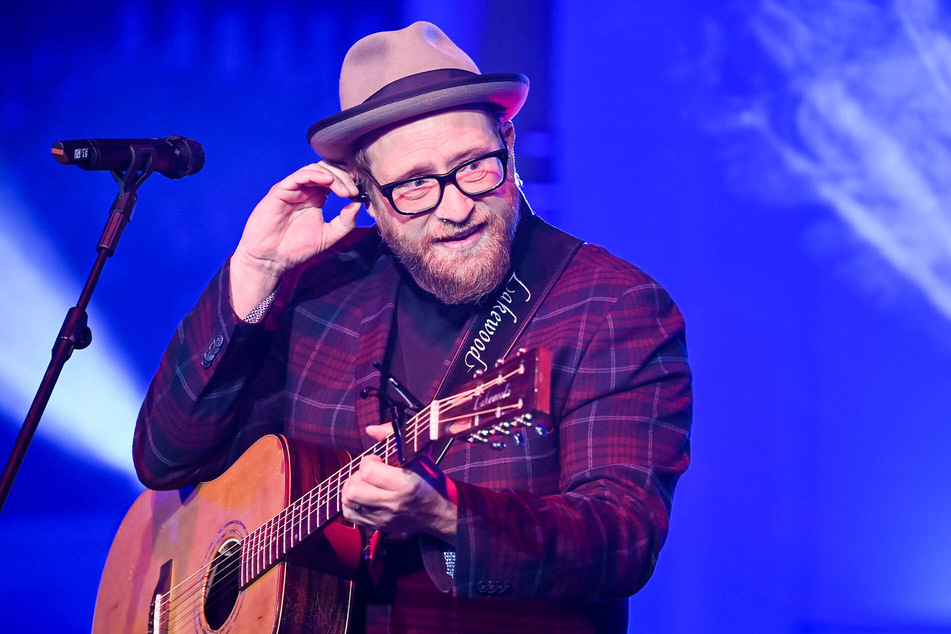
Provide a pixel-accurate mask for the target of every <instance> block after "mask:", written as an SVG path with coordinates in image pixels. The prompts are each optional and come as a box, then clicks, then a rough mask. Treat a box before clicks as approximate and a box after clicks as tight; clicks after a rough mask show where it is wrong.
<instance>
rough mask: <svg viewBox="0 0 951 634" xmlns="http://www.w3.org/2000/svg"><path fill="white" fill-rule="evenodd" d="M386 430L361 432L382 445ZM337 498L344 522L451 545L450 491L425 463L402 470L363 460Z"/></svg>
mask: <svg viewBox="0 0 951 634" xmlns="http://www.w3.org/2000/svg"><path fill="white" fill-rule="evenodd" d="M392 429H393V428H392V426H390V425H371V426H370V427H368V428H367V432H368V433H369V434H370V436H371V437H372V438H373V439H374V440H383V439H384V438H386V436H388V435H389V434H390V433H391V432H392ZM421 473H422V474H424V475H425V476H426V477H423V475H420V474H421ZM439 489H442V491H440V490H439ZM341 494H342V498H343V504H342V506H343V517H344V519H346V520H347V521H349V522H353V523H354V524H359V525H360V526H366V527H368V528H371V529H375V530H382V531H386V532H388V533H428V534H430V535H432V536H434V537H438V538H439V539H441V540H442V541H444V542H446V543H448V544H450V545H453V546H454V545H455V543H456V486H455V484H454V483H453V482H452V480H450V479H449V478H447V477H446V476H445V475H443V474H442V472H441V471H439V468H438V467H436V465H435V463H433V462H432V461H431V460H430V461H428V462H424V463H422V464H420V465H419V466H418V468H417V469H402V468H400V467H392V466H389V465H387V464H384V463H383V461H382V460H381V459H380V458H379V457H378V456H373V455H370V456H364V457H363V459H362V460H361V461H360V469H359V471H357V472H356V473H355V474H353V475H352V476H350V478H348V479H347V481H346V482H345V483H344V485H343V490H342V492H341Z"/></svg>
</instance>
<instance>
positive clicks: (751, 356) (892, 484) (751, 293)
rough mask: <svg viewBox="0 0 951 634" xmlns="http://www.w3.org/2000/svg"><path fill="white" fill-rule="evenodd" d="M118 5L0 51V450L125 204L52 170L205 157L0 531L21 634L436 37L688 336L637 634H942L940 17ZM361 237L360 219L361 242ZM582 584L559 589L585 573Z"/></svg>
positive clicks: (596, 1)
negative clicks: (671, 475)
mask: <svg viewBox="0 0 951 634" xmlns="http://www.w3.org/2000/svg"><path fill="white" fill-rule="evenodd" d="M465 4H466V6H465V8H449V7H448V6H447V5H446V4H445V3H437V2H435V1H432V0H429V1H423V0H417V1H405V2H402V3H394V2H383V1H373V0H365V1H364V2H361V3H359V6H358V7H357V6H355V7H353V8H342V7H331V6H326V5H322V4H318V3H305V2H300V1H284V2H272V3H230V2H223V1H216V2H200V3H195V2H184V1H178V2H157V1H155V0H120V1H118V2H115V3H112V4H110V5H108V8H106V5H102V6H101V7H99V8H96V7H92V8H91V7H90V6H88V5H84V4H78V3H66V2H51V3H46V4H45V5H44V8H39V7H38V6H29V5H23V6H19V7H8V8H6V10H5V16H4V19H3V21H0V36H2V40H0V262H2V263H3V264H2V266H0V316H2V317H0V319H2V320H3V326H4V327H3V328H2V330H0V438H2V443H0V449H2V450H3V453H4V459H5V458H6V455H7V454H8V451H9V448H10V447H12V444H13V441H14V438H15V436H16V434H17V431H18V428H19V425H20V424H21V422H22V420H23V416H24V415H25V413H26V411H27V409H28V407H29V402H30V400H31V399H32V395H33V393H34V391H35V390H36V387H37V386H38V385H39V382H40V378H41V377H42V373H43V370H44V369H45V367H46V364H47V363H48V361H49V349H50V347H51V345H52V343H53V339H54V338H55V335H56V333H57V331H58V329H59V326H60V324H61V322H62V319H63V315H64V314H65V312H66V310H67V308H69V306H71V305H72V304H73V303H74V302H75V301H76V298H77V297H78V294H79V290H80V287H81V284H82V282H83V280H84V279H85V276H86V274H87V271H88V270H89V267H90V266H91V264H92V261H93V259H94V255H95V253H94V249H95V244H96V241H97V240H98V238H99V235H100V233H101V230H102V226H103V224H104V223H105V219H106V210H107V209H108V206H109V204H110V203H111V201H112V198H113V196H114V194H115V185H114V183H113V182H112V179H111V178H110V177H109V175H108V174H106V173H92V172H84V171H82V170H79V169H77V168H74V167H63V166H60V165H58V164H57V163H56V162H55V161H53V159H52V158H51V157H50V155H49V148H50V146H51V145H52V143H53V142H54V141H58V140H65V139H76V138H89V137H160V136H166V135H170V134H179V135H182V136H187V137H192V138H195V139H198V140H199V141H200V142H201V143H202V144H203V145H204V147H205V149H206V152H207V155H208V161H207V164H206V166H205V168H204V170H203V171H202V172H201V173H200V174H198V175H195V176H190V177H187V178H185V179H183V180H181V181H171V180H168V179H165V178H163V177H161V176H157V175H156V176H153V177H152V178H151V179H150V180H149V181H148V182H147V183H146V184H145V185H144V186H143V188H142V189H141V191H140V202H139V205H138V208H137V210H136V212H135V216H134V219H133V221H132V223H131V224H130V225H129V227H128V228H127V230H126V232H125V235H124V237H123V239H122V242H121V244H120V245H119V250H118V253H117V255H116V256H115V257H114V258H112V260H111V261H110V262H109V263H108V264H107V266H106V269H105V273H104V276H103V279H102V281H101V283H100V286H99V288H98V289H97V291H96V294H95V296H94V298H93V302H92V305H91V306H90V309H89V313H90V319H91V326H92V329H93V344H92V346H91V347H90V348H89V349H87V350H83V351H78V352H76V353H75V355H74V357H73V359H72V360H71V361H70V362H69V363H68V364H67V366H66V369H65V371H64V375H63V378H62V380H61V382H60V385H59V386H58V387H57V391H56V393H55V394H54V397H53V400H52V402H51V404H50V408H49V410H48V412H47V415H46V417H45V418H44V420H43V422H42V423H41V426H40V430H39V432H38V435H37V437H36V439H35V440H34V442H33V445H32V447H31V449H30V451H29V453H28V454H27V457H26V460H25V462H24V465H23V468H22V469H21V472H20V475H19V478H18V480H17V482H16V484H15V486H14V488H13V491H12V493H11V495H10V498H9V500H8V501H7V504H6V507H5V508H4V509H3V512H2V513H0V548H2V549H3V551H4V553H5V556H4V564H3V567H2V570H3V574H2V575H0V605H2V607H3V608H4V609H3V610H2V611H0V631H61V632H70V631H86V630H88V628H89V625H90V623H91V619H92V611H93V606H94V602H95V595H96V589H97V585H98V579H99V573H100V571H101V568H102V564H103V562H104V560H105V556H106V553H107V551H108V547H109V543H110V540H111V537H112V534H113V533H114V531H115V529H116V528H117V526H118V524H119V522H120V520H121V518H122V515H123V514H124V512H125V510H126V508H127V507H128V506H129V505H130V504H131V502H132V501H133V500H134V498H135V496H136V495H137V494H138V493H139V492H140V491H141V487H140V485H138V483H137V482H136V480H135V477H134V475H133V474H132V467H131V458H130V442H131V432H132V427H133V425H134V418H135V414H136V410H137V408H138V404H139V403H140V402H141V399H142V397H143V395H144V392H145V389H146V386H147V384H148V380H149V378H150V377H151V374H152V372H153V371H154V369H155V367H156V365H157V363H158V360H159V357H160V355H161V353H162V350H163V349H164V347H165V344H166V342H167V341H168V339H169V337H170V336H171V333H172V331H173V329H174V327H175V325H176V324H177V322H178V320H179V319H180V318H181V316H182V315H183V314H184V313H185V312H186V311H187V310H188V309H189V307H190V306H191V304H192V302H193V301H194V299H195V298H196V296H197V295H198V293H199V292H200V291H201V289H202V287H203V286H204V284H205V283H206V282H207V280H208V279H209V278H210V277H211V276H212V275H213V273H214V272H215V270H216V269H217V268H218V267H219V266H220V264H221V263H222V262H223V261H224V260H225V259H226V258H227V257H228V254H229V253H230V251H231V250H232V249H233V247H234V245H235V244H236V243H237V240H238V237H239V236H240V233H241V230H242V227H243V223H244V219H245V218H246V217H247V214H248V213H249V212H250V209H251V208H252V207H253V205H254V204H255V203H256V201H257V200H258V199H259V198H260V197H261V196H263V194H264V193H265V192H266V191H267V189H268V188H269V187H270V186H271V185H272V184H273V183H274V182H276V181H277V180H279V179H281V178H283V176H285V175H286V174H288V173H290V172H291V171H293V170H295V169H297V168H298V167H299V166H301V165H303V164H306V163H308V162H311V161H312V158H313V155H312V153H311V150H310V149H309V147H308V146H307V144H306V142H305V139H304V132H305V131H306V129H307V127H308V126H309V125H310V124H311V123H313V122H314V121H315V120H317V119H318V118H321V117H322V116H325V115H327V114H330V113H332V112H334V111H335V109H336V108H337V97H336V78H337V73H338V71H339V65H340V62H341V60H342V57H343V54H344V53H345V51H346V49H347V47H348V46H349V45H350V44H351V43H352V42H354V41H355V40H356V39H357V38H359V37H361V36H363V35H366V34H368V33H370V32H373V31H377V30H381V29H390V28H400V27H402V26H405V25H406V24H408V23H409V22H411V21H413V20H416V19H429V20H432V21H434V22H436V23H437V24H440V25H441V26H442V28H443V29H444V30H445V31H446V32H447V33H448V34H449V35H450V37H452V38H453V39H454V40H455V41H456V42H457V43H459V44H460V45H461V46H462V47H463V48H465V49H466V50H467V51H469V52H470V53H472V55H473V57H474V58H475V59H476V60H477V61H478V62H480V65H481V66H482V69H483V71H487V72H493V71H520V72H525V73H526V74H528V75H529V76H530V77H531V80H532V92H531V95H530V97H529V101H528V104H527V106H526V107H525V109H524V110H523V112H522V113H520V114H519V116H518V117H517V118H516V131H517V134H518V140H517V143H516V151H517V163H518V166H519V172H520V174H521V176H522V178H523V179H524V180H525V181H526V189H527V193H528V196H529V199H530V200H531V201H532V202H533V205H534V206H535V208H536V210H537V211H538V212H539V213H540V214H541V215H543V216H544V217H545V218H547V219H548V220H550V221H551V222H553V223H555V224H558V225H560V226H562V227H563V228H565V229H567V230H569V231H571V232H573V233H575V234H576V235H578V236H580V237H583V238H584V239H586V240H588V241H590V242H594V243H598V244H602V245H604V246H606V247H607V248H609V249H610V250H611V251H613V252H614V253H616V254H618V255H620V256H622V257H624V258H626V259H629V260H630V261H632V262H634V263H635V264H637V265H639V266H641V267H642V268H644V269H645V270H646V271H648V272H649V273H650V274H652V275H653V276H654V277H656V278H657V279H658V280H659V281H660V282H661V283H663V284H664V285H665V286H666V287H667V288H668V289H669V290H670V292H671V293H672V294H673V296H674V298H675V299H676V300H677V301H678V303H679V305H680V307H681V309H682V310H683V312H684V314H685V316H686V318H687V320H688V338H689V347H690V354H691V360H692V364H693V367H694V370H695V389H696V411H695V415H696V416H695V435H694V442H693V453H694V461H693V464H692V466H691V469H690V470H689V471H688V473H687V474H686V475H685V476H684V478H683V479H682V481H681V484H680V486H679V487H678V490H677V495H676V497H675V501H674V510H673V517H672V522H671V532H670V537H669V540H668V543H667V546H666V547H665V550H664V551H663V552H662V554H661V558H660V561H659V564H658V567H657V572H656V573H655V576H654V578H653V579H652V581H651V582H650V583H649V584H648V586H647V587H646V588H645V589H644V590H643V591H642V592H640V593H639V594H637V595H635V596H634V597H633V598H632V599H631V615H632V616H631V631H632V632H673V633H687V632H691V633H692V632H711V633H719V632H750V633H761V632H780V633H786V632H788V633H822V634H825V633H830V634H831V633H838V632H842V633H859V632H862V633H870V632H876V633H884V632H901V633H909V634H910V633H914V632H929V633H935V632H951V539H949V538H948V530H949V527H951V465H949V463H948V461H947V460H946V459H945V452H946V447H947V445H948V442H949V440H951V431H949V429H951V426H949V424H948V415H947V414H946V411H945V410H946V407H945V405H946V401H947V398H948V397H947V395H948V392H949V390H948V387H947V386H948V383H949V377H951V212H949V211H948V208H949V203H951V185H949V183H951V178H948V176H949V172H951V30H949V27H951V15H949V13H948V9H947V5H945V4H944V3H941V2H939V1H937V0H893V1H878V2H873V1H870V0H828V1H827V2H821V3H817V2H810V1H807V0H730V1H727V0H713V1H710V2H706V3H702V8H701V6H700V4H701V3H694V2H689V1H687V0H669V1H668V2H663V3H629V2H622V1H621V0H615V1H611V0H590V1H588V2H583V3H581V2H572V1H569V0H562V1H560V2H550V3H549V2H542V1H540V0H508V1H502V0H473V1H470V2H468V3H465ZM362 222H363V223H364V224H367V223H369V219H368V218H367V217H365V216H362ZM566 574H570V571H566Z"/></svg>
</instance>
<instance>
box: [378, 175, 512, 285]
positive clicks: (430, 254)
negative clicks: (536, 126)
mask: <svg viewBox="0 0 951 634" xmlns="http://www.w3.org/2000/svg"><path fill="white" fill-rule="evenodd" d="M517 191H518V190H517V189H516V188H515V187H511V186H509V184H508V183H506V184H503V185H502V187H501V188H499V189H498V190H496V192H497V193H498V195H496V196H492V198H495V199H496V200H494V201H489V200H485V201H477V202H476V210H475V212H474V213H473V214H472V215H471V216H470V217H469V218H468V220H467V222H465V223H464V224H462V225H456V224H455V223H442V222H429V223H427V225H428V229H427V231H426V233H425V234H424V235H423V237H422V239H415V238H410V237H409V236H407V235H406V233H405V232H404V231H403V230H402V227H401V226H400V223H399V222H397V221H396V220H395V219H393V218H392V216H390V215H389V214H387V213H383V214H379V215H378V217H377V219H376V220H377V227H378V228H379V230H380V234H381V235H382V236H383V240H384V241H385V242H386V244H387V246H388V247H389V248H390V250H391V251H393V253H394V254H395V255H396V257H397V259H398V260H399V262H400V264H402V265H403V266H404V267H405V268H406V270H407V271H409V273H410V275H412V276H413V279H414V280H416V282H417V283H418V284H419V285H420V286H421V287H422V288H423V289H425V290H427V291H429V292H430V293H432V294H433V295H435V296H436V298H438V299H439V300H440V301H441V302H443V303H445V304H465V303H469V302H476V301H478V300H480V299H482V298H483V297H485V296H486V295H487V294H488V293H490V292H491V291H492V290H494V289H495V288H496V287H497V286H498V285H499V284H500V283H501V282H502V280H503V279H504V278H505V275H506V273H507V272H508V270H509V265H510V263H511V251H512V241H513V240H514V238H515V230H516V228H517V225H518V223H517V220H518V195H517ZM496 192H493V194H496ZM487 198H488V197H487ZM493 203H494V204H493ZM480 225H485V229H484V230H483V231H484V234H483V235H482V237H481V239H480V240H479V242H478V243H477V244H475V245H473V246H472V247H470V248H469V249H466V250H464V251H451V250H449V249H446V248H443V247H441V246H440V245H439V244H438V243H439V241H440V240H442V239H445V238H447V237H449V236H454V235H456V236H458V235H463V234H465V233H467V232H468V231H470V230H472V229H473V228H474V227H478V226H480Z"/></svg>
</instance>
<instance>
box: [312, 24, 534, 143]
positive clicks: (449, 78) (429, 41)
mask: <svg viewBox="0 0 951 634" xmlns="http://www.w3.org/2000/svg"><path fill="white" fill-rule="evenodd" d="M527 96H528V78H527V77H525V76H524V75H519V74H517V73H493V74H486V75H483V74H481V73H480V72H479V67H478V66H476V65H475V63H474V62H473V61H472V59H471V58H470V57H469V56H468V55H466V54H465V53H464V52H463V51H462V50H461V49H460V48H459V47H458V46H456V45H455V44H453V43H452V41H451V40H450V39H449V38H448V37H446V35H445V33H443V32H442V31H440V30H439V27H437V26H436V25H434V24H430V23H429V22H416V23H415V24H412V25H410V26H408V27H406V28H405V29H401V30H399V31H384V32H382V33H374V34H372V35H368V36H366V37H365V38H363V39H361V40H360V41H358V42H357V43H356V44H354V45H353V46H352V47H351V48H350V51H349V52H348V53H347V56H346V57H345V58H344V60H343V67H342V68H341V69H340V110H341V111H340V112H339V113H337V114H335V115H333V116H330V117H327V118H326V119H321V120H320V121H318V122H317V123H315V124H314V125H312V126H311V127H310V129H309V130H308V131H307V140H308V141H309V142H310V146H311V147H312V148H314V151H315V152H317V153H318V154H320V155H321V156H323V157H324V158H326V159H329V160H332V161H346V160H347V159H348V158H349V154H350V148H351V146H352V145H353V143H354V141H356V140H357V139H359V138H360V137H362V136H363V135H365V134H367V133H368V132H372V131H373V130H376V129H379V128H381V127H383V126H386V125H389V124H391V123H396V122H398V121H403V120H405V119H410V118H412V117H416V116H419V115H423V114H426V113H430V112H436V111H438V110H444V109H446V108H453V107H456V106H462V105H466V104H474V103H484V104H495V105H496V106H498V107H500V108H501V109H502V112H503V116H504V117H505V118H506V119H511V118H512V117H514V116H515V113H516V112H518V111H519V109H520V108H521V107H522V104H523V103H525V98H526V97H527Z"/></svg>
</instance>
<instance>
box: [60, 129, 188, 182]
mask: <svg viewBox="0 0 951 634" xmlns="http://www.w3.org/2000/svg"><path fill="white" fill-rule="evenodd" d="M133 151H134V153H135V154H136V155H139V156H141V155H142V154H143V153H145V154H149V155H151V156H152V165H151V167H152V170H153V171H155V172H158V173H159V174H161V175H162V176H165V177H168V178H181V177H183V176H188V175H189V174H196V173H198V172H199V171H200V170H201V168H202V167H204V166H205V149H204V148H203V147H201V143H199V142H198V141H195V140H194V139H186V138H183V137H180V136H167V137H165V138H164V139H83V140H81V141H57V142H56V143H54V144H53V150H52V152H53V158H55V159H56V160H57V161H58V162H60V163H62V164H63V165H78V166H79V167H81V168H83V169H84V170H126V169H129V167H130V166H131V165H132V158H133Z"/></svg>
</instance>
